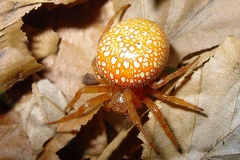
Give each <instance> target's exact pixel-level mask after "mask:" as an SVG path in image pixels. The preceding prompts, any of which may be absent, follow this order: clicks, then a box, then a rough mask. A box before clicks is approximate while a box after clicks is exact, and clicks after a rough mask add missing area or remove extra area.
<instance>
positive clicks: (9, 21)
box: [0, 1, 44, 91]
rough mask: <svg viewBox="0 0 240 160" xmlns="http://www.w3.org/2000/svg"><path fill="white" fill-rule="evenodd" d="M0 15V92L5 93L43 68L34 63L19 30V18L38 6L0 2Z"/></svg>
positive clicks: (20, 22)
mask: <svg viewBox="0 0 240 160" xmlns="http://www.w3.org/2000/svg"><path fill="white" fill-rule="evenodd" d="M0 5H1V7H2V11H1V14H0V22H1V25H0V35H1V37H0V53H1V58H0V63H1V68H0V77H1V79H0V90H1V91H6V90H7V89H9V88H10V87H11V86H12V85H13V84H15V83H16V82H18V81H22V80H24V79H25V78H26V77H27V76H29V75H31V74H33V73H35V72H37V71H40V70H42V69H43V68H44V67H43V66H42V65H40V64H38V63H37V62H36V60H35V59H34V58H33V57H32V56H31V53H30V52H29V51H28V48H27V46H26V35H25V34H24V33H23V32H22V31H21V30H20V28H21V26H22V24H23V22H22V21H21V20H20V18H21V17H22V16H23V15H24V14H26V13H27V12H29V10H31V9H33V8H36V7H38V6H39V5H37V4H34V5H31V3H18V2H11V1H1V2H0Z"/></svg>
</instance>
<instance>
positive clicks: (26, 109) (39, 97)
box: [16, 80, 67, 155]
mask: <svg viewBox="0 0 240 160" xmlns="http://www.w3.org/2000/svg"><path fill="white" fill-rule="evenodd" d="M66 105H67V101H66V98H65V96H64V95H63V93H62V92H61V91H60V90H59V89H58V88H57V87H55V86H53V85H52V84H51V83H50V82H49V81H48V80H41V81H39V82H37V84H33V94H32V95H29V96H28V98H25V100H24V101H23V102H21V103H18V106H17V107H16V109H17V110H18V112H19V113H20V115H21V118H22V122H23V129H24V131H25V132H26V133H27V135H28V137H29V140H30V142H31V144H32V148H33V154H35V155H37V154H38V153H40V152H41V151H42V149H43V148H42V147H43V144H44V143H45V142H46V141H48V140H49V139H50V138H51V137H53V136H54V135H55V130H56V125H55V127H54V126H50V125H47V124H46V123H47V122H49V121H54V120H57V119H59V118H61V117H63V116H64V112H63V109H64V107H65V106H66Z"/></svg>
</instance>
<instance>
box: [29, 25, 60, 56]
mask: <svg viewBox="0 0 240 160" xmlns="http://www.w3.org/2000/svg"><path fill="white" fill-rule="evenodd" d="M24 30H25V31H26V32H27V33H28V34H29V35H28V41H29V48H30V51H31V52H32V53H33V56H34V57H35V59H37V60H39V59H42V58H44V57H47V56H49V55H51V54H56V52H57V50H58V43H59V41H60V38H59V36H58V34H57V33H56V32H54V31H53V30H52V29H51V28H46V29H43V30H39V29H34V28H31V27H30V26H29V27H28V29H26V28H25V29H24ZM27 30H28V31H27Z"/></svg>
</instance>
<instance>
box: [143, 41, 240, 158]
mask: <svg viewBox="0 0 240 160" xmlns="http://www.w3.org/2000/svg"><path fill="white" fill-rule="evenodd" d="M211 52H214V56H213V57H212V58H210V60H209V61H208V62H206V63H205V64H204V66H203V67H202V68H199V69H198V70H197V71H195V72H194V73H193V75H192V76H191V77H190V78H188V79H186V80H185V81H186V82H185V83H183V84H181V85H177V86H178V87H177V88H176V91H175V92H174V96H176V97H179V98H182V99H184V100H186V101H187V102H190V103H193V104H196V105H198V106H199V107H202V108H203V109H204V110H205V111H204V114H206V115H207V117H206V116H204V115H202V114H198V113H194V112H190V111H185V110H182V109H178V108H175V107H171V105H167V104H164V103H160V102H158V103H157V104H158V106H159V107H160V108H161V111H162V112H163V115H164V117H165V119H166V121H167V123H168V124H169V126H170V128H171V129H172V131H173V133H174V135H175V137H176V139H177V141H178V143H179V144H180V146H181V148H182V149H183V153H182V154H180V153H178V152H177V151H176V149H175V148H174V146H173V144H172V143H171V142H170V140H169V139H168V138H167V137H166V135H165V133H164V132H163V129H162V128H161V126H160V125H159V124H158V122H156V120H155V118H154V117H153V115H152V114H150V115H149V117H150V120H149V121H148V122H147V123H146V125H145V128H146V130H147V131H148V133H149V134H150V135H151V137H152V139H154V144H156V145H157V146H158V148H159V151H160V156H158V155H157V154H156V153H155V152H154V150H152V148H151V146H149V144H148V143H147V142H146V141H145V139H144V138H143V137H142V135H141V136H140V137H141V139H143V141H144V145H143V146H144V151H143V158H144V159H159V158H163V159H179V158H181V159H202V158H207V157H208V158H209V157H211V156H212V155H216V154H218V155H228V156H230V155H232V156H235V155H239V154H240V152H239V150H237V149H236V147H237V148H239V145H238V144H236V143H235V144H234V143H233V144H234V145H230V144H231V143H229V146H225V147H224V148H225V152H222V148H217V147H215V146H216V145H218V144H219V143H220V144H219V146H221V144H222V142H221V141H224V139H226V138H227V137H228V136H231V135H232V134H233V133H234V131H235V130H237V128H238V127H239V125H240V120H239V110H238V108H239V100H240V99H239V89H240V76H239V73H240V66H239V64H240V41H239V40H238V39H236V38H235V37H228V38H227V39H226V41H224V43H223V44H221V45H220V46H219V47H218V48H216V49H214V50H212V51H211ZM236 132H237V131H236ZM235 134H236V133H235ZM238 138H239V137H238ZM235 139H237V138H235ZM231 141H234V140H231ZM226 143H227V142H226ZM217 149H219V150H217ZM212 150H214V151H212ZM211 151H212V152H213V153H211ZM208 152H210V154H209V153H208ZM214 153H215V154H214Z"/></svg>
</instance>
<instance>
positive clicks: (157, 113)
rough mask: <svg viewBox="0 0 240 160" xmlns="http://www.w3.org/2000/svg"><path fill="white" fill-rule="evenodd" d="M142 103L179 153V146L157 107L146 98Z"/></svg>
mask: <svg viewBox="0 0 240 160" xmlns="http://www.w3.org/2000/svg"><path fill="white" fill-rule="evenodd" d="M143 103H144V104H145V105H146V106H147V107H148V108H149V109H150V111H151V112H152V113H153V115H154V116H155V117H156V119H157V120H158V122H159V123H160V125H161V126H162V128H163V130H164V132H165V133H166V135H167V136H168V138H169V139H170V140H171V141H172V143H173V144H174V146H175V147H176V148H177V150H178V151H179V152H181V148H180V146H179V144H178V143H177V141H176V139H175V137H174V135H173V133H172V131H171V130H170V129H169V127H168V125H167V123H166V122H165V120H164V117H163V115H162V112H161V111H160V110H159V109H158V106H157V105H156V104H155V103H154V102H153V101H152V100H151V99H149V98H147V97H145V98H143Z"/></svg>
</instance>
